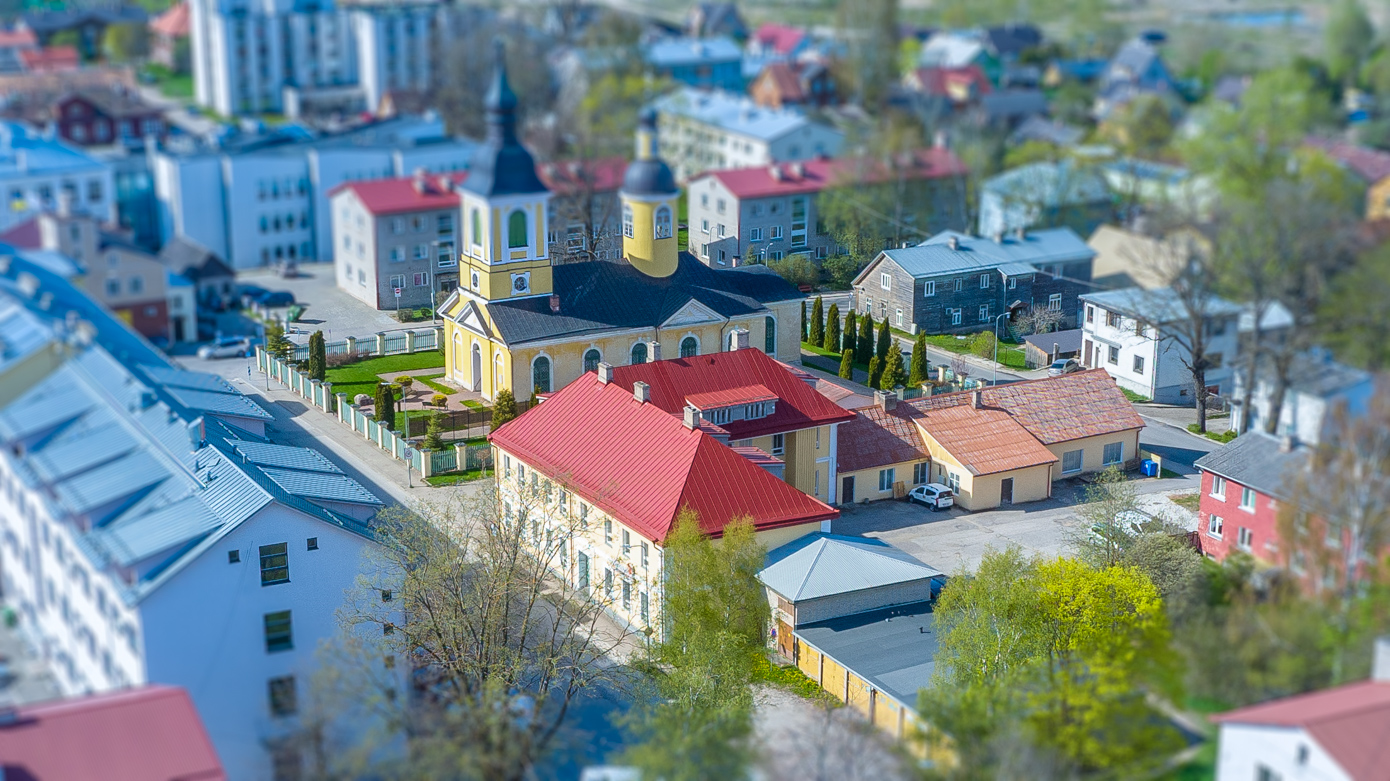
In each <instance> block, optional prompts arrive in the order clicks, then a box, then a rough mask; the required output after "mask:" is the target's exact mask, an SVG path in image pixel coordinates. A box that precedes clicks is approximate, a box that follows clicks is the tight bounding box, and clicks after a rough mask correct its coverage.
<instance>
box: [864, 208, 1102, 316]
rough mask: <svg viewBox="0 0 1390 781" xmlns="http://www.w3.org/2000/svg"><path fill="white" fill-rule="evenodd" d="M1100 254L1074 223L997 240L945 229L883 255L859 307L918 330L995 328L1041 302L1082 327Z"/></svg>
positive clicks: (867, 273) (867, 270)
mask: <svg viewBox="0 0 1390 781" xmlns="http://www.w3.org/2000/svg"><path fill="white" fill-rule="evenodd" d="M1094 257H1095V252H1094V251H1092V250H1091V248H1090V247H1088V246H1086V242H1084V241H1082V240H1081V237H1080V236H1077V235H1076V234H1075V233H1073V232H1072V231H1071V229H1070V228H1056V229H1053V230H1044V231H1036V232H1034V233H1021V234H1014V235H1012V236H1008V237H1000V239H999V240H997V241H996V240H994V239H984V238H979V237H976V236H967V235H965V234H962V233H957V232H955V231H945V232H943V233H939V234H937V235H935V236H933V237H931V238H930V239H927V240H926V241H924V242H922V243H921V244H919V245H917V246H915V247H903V248H902V249H889V250H884V251H883V252H881V253H879V255H878V257H877V258H874V260H873V261H871V262H870V263H869V265H867V266H865V267H864V270H863V271H861V272H859V276H858V277H856V278H855V280H854V308H855V310H856V311H858V312H864V313H869V314H872V315H873V316H874V317H875V318H876V319H878V320H879V321H882V320H884V319H887V320H888V321H889V322H890V323H892V324H893V327H894V328H901V329H903V330H905V331H911V332H912V333H917V332H918V331H926V332H927V333H929V334H940V333H959V332H968V331H992V330H994V329H995V327H996V326H997V325H999V324H1000V323H999V321H1000V320H1002V319H1005V318H1007V317H1010V316H1012V315H1013V314H1015V313H1022V312H1026V311H1028V310H1029V309H1032V308H1034V307H1039V308H1046V309H1051V310H1053V311H1056V312H1060V313H1061V324H1060V327H1062V328H1069V327H1075V325H1076V321H1077V312H1078V305H1077V296H1079V295H1080V294H1081V293H1082V292H1083V291H1084V290H1086V289H1087V288H1088V287H1089V282H1090V280H1091V260H1092V258H1094Z"/></svg>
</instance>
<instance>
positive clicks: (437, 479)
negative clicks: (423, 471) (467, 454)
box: [425, 469, 488, 486]
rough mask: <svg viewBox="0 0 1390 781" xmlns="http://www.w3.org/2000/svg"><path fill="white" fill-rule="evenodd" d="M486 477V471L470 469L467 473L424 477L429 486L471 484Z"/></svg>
mask: <svg viewBox="0 0 1390 781" xmlns="http://www.w3.org/2000/svg"><path fill="white" fill-rule="evenodd" d="M487 476H488V471H487V470H486V469H470V470H468V471H467V472H449V473H447V474H442V475H434V476H433V477H426V478H425V482H426V483H429V484H430V485H434V486H440V485H456V484H458V483H471V482H473V481H474V480H482V479H483V478H485V477H487Z"/></svg>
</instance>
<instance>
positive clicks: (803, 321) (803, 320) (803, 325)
mask: <svg viewBox="0 0 1390 781" xmlns="http://www.w3.org/2000/svg"><path fill="white" fill-rule="evenodd" d="M808 337H809V334H807V333H806V302H805V301H804V300H803V301H802V302H801V341H803V342H804V341H806V339H807V338H808Z"/></svg>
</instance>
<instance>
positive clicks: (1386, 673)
mask: <svg viewBox="0 0 1390 781" xmlns="http://www.w3.org/2000/svg"><path fill="white" fill-rule="evenodd" d="M1371 680H1373V681H1383V682H1385V683H1390V635H1381V636H1380V637H1377V638H1376V645H1375V656H1374V661H1372V662H1371Z"/></svg>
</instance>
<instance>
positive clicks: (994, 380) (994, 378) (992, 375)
mask: <svg viewBox="0 0 1390 781" xmlns="http://www.w3.org/2000/svg"><path fill="white" fill-rule="evenodd" d="M1008 316H1009V313H1008V312H1003V313H1001V314H999V315H998V316H996V317H995V318H994V364H993V365H991V366H990V367H989V384H990V385H991V386H994V385H998V384H999V321H1000V320H1003V319H1004V318H1006V317H1008Z"/></svg>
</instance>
